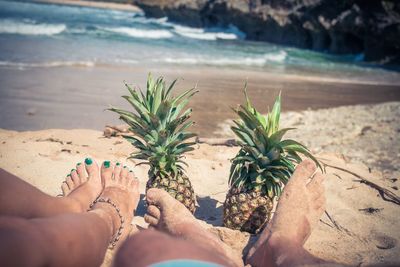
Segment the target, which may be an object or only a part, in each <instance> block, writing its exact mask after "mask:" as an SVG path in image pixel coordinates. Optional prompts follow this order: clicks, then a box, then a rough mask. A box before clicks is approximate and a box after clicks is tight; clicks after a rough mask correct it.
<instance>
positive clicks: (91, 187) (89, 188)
mask: <svg viewBox="0 0 400 267" xmlns="http://www.w3.org/2000/svg"><path fill="white" fill-rule="evenodd" d="M102 168H104V166H102ZM61 189H62V191H63V196H64V198H62V199H61V200H62V201H63V202H64V203H65V204H66V205H65V207H66V208H67V209H69V211H71V212H84V211H87V210H88V209H89V207H90V205H91V204H92V203H93V201H94V200H95V199H96V198H97V197H98V196H99V195H100V193H101V191H102V190H103V184H102V179H101V177H100V172H99V167H98V165H97V163H96V162H94V161H93V160H92V159H91V158H87V159H85V163H84V164H82V163H78V164H77V165H76V169H72V170H71V173H70V174H68V176H67V178H66V180H65V181H64V182H63V183H62V185H61Z"/></svg>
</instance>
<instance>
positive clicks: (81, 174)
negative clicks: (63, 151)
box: [76, 162, 87, 183]
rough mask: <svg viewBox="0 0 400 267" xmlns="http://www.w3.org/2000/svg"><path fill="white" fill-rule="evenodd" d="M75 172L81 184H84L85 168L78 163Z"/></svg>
mask: <svg viewBox="0 0 400 267" xmlns="http://www.w3.org/2000/svg"><path fill="white" fill-rule="evenodd" d="M76 172H77V173H78V176H79V179H80V180H81V183H84V182H86V181H87V175H86V171H85V166H84V165H83V164H82V163H80V162H79V163H78V164H76Z"/></svg>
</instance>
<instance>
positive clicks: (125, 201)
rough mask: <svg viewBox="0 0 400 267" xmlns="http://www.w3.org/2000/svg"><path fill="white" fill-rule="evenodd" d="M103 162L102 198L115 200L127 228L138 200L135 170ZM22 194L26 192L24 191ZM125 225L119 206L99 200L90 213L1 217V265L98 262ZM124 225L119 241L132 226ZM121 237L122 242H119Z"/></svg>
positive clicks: (93, 264)
mask: <svg viewBox="0 0 400 267" xmlns="http://www.w3.org/2000/svg"><path fill="white" fill-rule="evenodd" d="M117 171H120V168H115V169H114V171H113V167H112V166H109V167H108V168H106V167H105V166H104V164H103V170H102V176H103V178H104V183H105V189H104V191H103V193H102V194H101V195H100V198H104V199H111V200H112V202H113V203H115V205H116V206H117V207H118V208H119V210H120V214H121V215H122V218H123V219H124V225H126V226H128V225H129V224H130V222H131V221H132V217H133V210H134V209H135V208H136V206H137V204H138V201H139V189H138V187H139V184H138V180H137V179H135V178H134V176H133V173H131V172H128V171H127V170H126V171H120V174H119V175H118V176H116V175H113V172H117ZM22 193H23V192H22ZM120 226H121V219H120V217H119V215H118V212H117V210H116V208H114V207H113V206H112V205H110V204H109V203H103V202H97V203H96V204H95V205H94V206H93V208H92V210H91V211H89V212H84V213H81V214H78V213H68V214H64V215H58V216H54V217H49V218H37V219H29V220H28V219H21V218H15V217H7V216H2V217H0V266H28V267H29V266H60V267H63V266H89V267H90V266H99V265H100V264H101V263H102V261H103V258H104V255H105V252H106V249H107V247H108V245H109V242H110V240H112V239H113V236H114V235H115V234H116V232H117V230H118V229H119V227H120ZM126 226H125V227H124V229H123V232H122V236H121V240H123V238H125V237H126V236H127V235H128V231H129V228H130V227H126ZM121 240H120V241H119V242H121Z"/></svg>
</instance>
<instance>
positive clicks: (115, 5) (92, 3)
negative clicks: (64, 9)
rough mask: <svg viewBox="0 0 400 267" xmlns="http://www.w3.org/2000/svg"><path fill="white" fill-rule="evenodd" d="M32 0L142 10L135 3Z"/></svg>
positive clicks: (121, 9) (133, 10)
mask: <svg viewBox="0 0 400 267" xmlns="http://www.w3.org/2000/svg"><path fill="white" fill-rule="evenodd" d="M33 2H36V3H47V4H57V5H70V6H82V7H94V8H103V9H114V10H120V11H132V12H142V10H141V9H140V8H139V7H137V6H135V5H131V4H123V3H114V2H102V1H85V0H33Z"/></svg>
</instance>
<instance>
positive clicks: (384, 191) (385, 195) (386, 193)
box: [322, 163, 400, 205]
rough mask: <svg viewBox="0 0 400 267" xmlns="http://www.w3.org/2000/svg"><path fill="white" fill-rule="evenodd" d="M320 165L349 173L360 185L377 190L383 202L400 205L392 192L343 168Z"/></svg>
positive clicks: (398, 199) (398, 198)
mask: <svg viewBox="0 0 400 267" xmlns="http://www.w3.org/2000/svg"><path fill="white" fill-rule="evenodd" d="M322 164H323V165H324V166H326V167H329V168H333V169H337V170H340V171H343V172H347V173H350V174H351V175H353V176H355V177H357V178H358V179H360V180H361V181H359V182H360V183H364V184H366V185H368V186H370V187H372V188H374V189H375V190H377V191H378V192H379V194H380V195H381V197H382V199H383V200H386V201H389V202H392V203H394V204H397V205H400V197H399V196H397V195H396V194H395V193H393V192H392V191H390V190H388V189H386V188H383V187H382V186H379V185H377V184H376V183H374V182H372V181H370V180H368V179H366V178H364V177H362V176H361V175H358V174H357V173H355V172H352V171H349V170H347V169H345V168H341V167H338V166H333V165H329V164H327V163H322Z"/></svg>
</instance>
